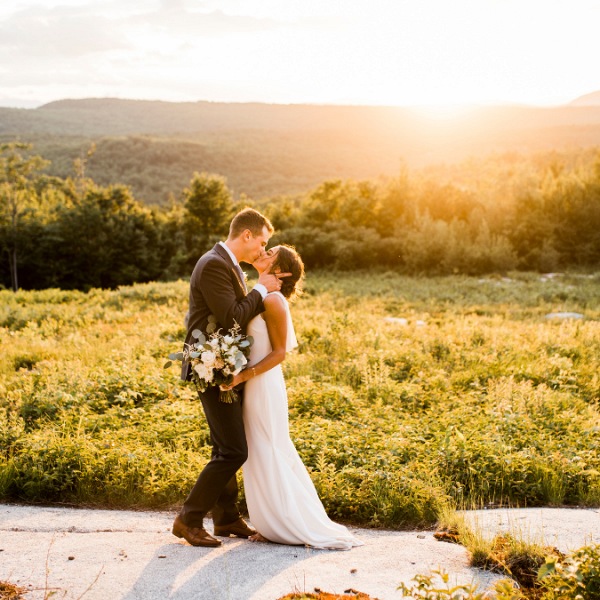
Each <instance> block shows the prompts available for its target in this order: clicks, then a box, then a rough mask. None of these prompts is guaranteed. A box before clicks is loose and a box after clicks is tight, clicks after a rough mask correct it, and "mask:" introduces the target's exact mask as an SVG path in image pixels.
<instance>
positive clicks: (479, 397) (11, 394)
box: [0, 272, 600, 527]
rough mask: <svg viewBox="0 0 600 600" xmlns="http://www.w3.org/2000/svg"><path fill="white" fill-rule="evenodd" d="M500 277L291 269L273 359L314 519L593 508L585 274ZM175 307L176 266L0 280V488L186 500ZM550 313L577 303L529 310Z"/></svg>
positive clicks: (195, 457) (186, 417)
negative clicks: (162, 273) (64, 278)
mask: <svg viewBox="0 0 600 600" xmlns="http://www.w3.org/2000/svg"><path fill="white" fill-rule="evenodd" d="M508 279H509V280H502V279H500V278H487V279H484V280H478V279H475V278H469V277H444V278H434V279H425V278H408V277H403V276H399V275H397V274H394V273H385V272H381V273H378V274H373V273H361V274H353V275H347V274H346V275H335V274H332V273H317V274H312V275H311V276H310V277H309V278H308V281H307V286H306V288H307V292H306V294H305V295H304V296H303V297H302V298H301V299H300V300H299V301H298V302H297V304H295V305H294V307H293V309H292V312H293V316H294V320H295V324H296V330H297V334H298V338H299V341H300V346H299V349H298V351H296V352H295V353H293V354H291V355H290V356H289V357H288V359H287V360H286V362H285V363H284V371H285V375H286V379H287V383H288V390H289V406H290V428H291V433H292V438H293V439H294V442H295V444H296V446H297V448H298V451H299V452H300V455H301V456H302V459H303V460H304V461H305V464H306V465H307V467H308V468H309V470H310V472H311V476H312V478H313V480H314V482H315V485H316V487H317V489H318V492H319V494H320V496H321V498H322V499H323V501H324V503H325V506H326V508H327V510H328V512H329V514H330V515H331V516H332V517H334V518H338V519H343V520H346V521H352V522H356V523H362V524H369V525H374V526H384V525H385V526H392V527H404V526H408V525H412V524H417V523H420V524H426V523H432V522H435V521H436V520H438V519H439V518H440V515H442V514H444V511H447V509H448V507H452V506H457V505H460V506H478V505H480V504H482V503H486V502H492V501H493V502H496V503H499V502H509V503H513V504H519V505H546V504H553V505H556V504H577V505H593V506H597V505H598V504H600V453H599V447H600V415H599V413H598V405H597V401H598V398H599V397H600V380H599V377H598V366H599V365H598V363H599V360H600V359H599V357H600V324H599V321H598V319H599V318H600V294H599V291H600V278H599V277H597V276H596V277H583V276H574V275H573V276H568V275H567V276H564V277H559V278H554V279H551V280H546V281H541V280H540V276H538V275H530V274H519V275H511V276H510V277H509V278H508ZM186 309H187V284H186V283H185V282H175V283H161V284H158V283H157V284H147V285H136V286H133V287H126V288H120V289H119V290H115V291H102V290H92V291H90V292H89V293H88V294H84V293H81V292H63V291H60V290H46V291H43V292H19V293H17V294H12V293H9V292H0V326H1V328H0V353H1V354H0V355H1V356H2V359H1V362H0V375H1V380H0V409H1V410H0V497H2V498H3V499H12V500H19V501H31V502H42V501H63V502H75V503H88V504H97V505H111V506H154V507H157V506H167V505H170V504H174V503H178V502H181V501H182V500H183V499H184V498H185V496H186V494H187V492H188V490H189V488H190V487H191V485H192V484H193V482H194V481H195V479H196V477H197V475H198V473H199V471H200V470H201V468H202V466H203V464H204V463H205V462H206V461H207V460H208V457H209V455H210V441H209V432H208V428H207V425H206V422H205V420H204V416H203V414H202V409H201V407H200V404H199V402H198V401H197V399H196V396H195V393H194V391H193V389H192V388H191V386H190V385H188V384H184V383H182V382H180V381H179V380H178V375H177V373H176V371H175V370H174V369H172V370H168V371H164V370H163V369H162V365H163V363H164V357H165V356H166V355H167V354H168V353H169V352H172V351H173V350H175V349H178V348H179V346H180V344H181V340H182V339H183V335H184V331H183V325H182V323H183V315H184V314H185V310H186ZM560 310H575V311H579V312H581V313H583V314H584V315H585V319H584V320H582V321H553V320H548V319H545V318H544V315H545V314H546V313H549V312H556V311H560ZM389 317H400V318H405V319H406V320H407V324H406V325H404V324H402V323H400V322H389V321H386V320H385V319H386V318H389ZM419 321H422V322H424V323H425V324H424V325H420V324H418V322H419Z"/></svg>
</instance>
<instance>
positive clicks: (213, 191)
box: [183, 173, 233, 266]
mask: <svg viewBox="0 0 600 600" xmlns="http://www.w3.org/2000/svg"><path fill="white" fill-rule="evenodd" d="M183 199H184V210H185V212H184V216H183V230H184V235H185V246H186V250H187V254H188V256H189V257H190V264H191V265H192V266H193V265H194V264H195V263H196V261H197V260H198V258H199V257H200V255H201V254H203V253H204V252H206V251H207V250H208V249H209V248H210V245H211V243H213V242H214V241H215V240H218V239H220V238H222V237H224V236H226V235H227V232H228V231H229V223H230V221H231V218H232V216H233V198H232V194H231V192H230V191H229V189H228V188H227V183H226V180H225V178H224V177H220V176H219V175H210V174H208V173H194V177H193V178H192V180H191V181H190V186H189V187H188V188H186V189H185V190H184V191H183Z"/></svg>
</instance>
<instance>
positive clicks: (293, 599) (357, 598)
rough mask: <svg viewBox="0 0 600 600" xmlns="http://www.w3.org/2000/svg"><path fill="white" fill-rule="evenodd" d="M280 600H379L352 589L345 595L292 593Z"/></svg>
mask: <svg viewBox="0 0 600 600" xmlns="http://www.w3.org/2000/svg"><path fill="white" fill-rule="evenodd" d="M279 600H377V598H373V597H372V596H369V595H367V594H363V593H362V592H357V591H356V590H352V589H349V590H344V593H343V594H329V593H328V592H323V591H322V590H319V589H315V593H314V594H306V593H304V592H301V593H292V594H288V595H287V596H284V597H283V598H280V599H279Z"/></svg>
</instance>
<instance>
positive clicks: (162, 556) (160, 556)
mask: <svg viewBox="0 0 600 600" xmlns="http://www.w3.org/2000/svg"><path fill="white" fill-rule="evenodd" d="M158 558H167V557H166V555H165V554H159V555H158Z"/></svg>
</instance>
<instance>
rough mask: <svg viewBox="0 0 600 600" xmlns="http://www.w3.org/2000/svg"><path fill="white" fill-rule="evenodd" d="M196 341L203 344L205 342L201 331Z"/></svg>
mask: <svg viewBox="0 0 600 600" xmlns="http://www.w3.org/2000/svg"><path fill="white" fill-rule="evenodd" d="M198 341H199V342H200V343H201V344H205V343H206V336H205V335H204V334H203V333H202V332H200V335H199V336H198Z"/></svg>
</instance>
